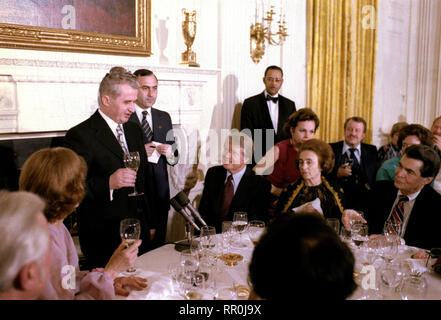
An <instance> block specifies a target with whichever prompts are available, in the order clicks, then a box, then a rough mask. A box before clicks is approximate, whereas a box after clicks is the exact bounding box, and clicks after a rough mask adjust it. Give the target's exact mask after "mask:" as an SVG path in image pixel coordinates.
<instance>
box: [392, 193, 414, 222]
mask: <svg viewBox="0 0 441 320" xmlns="http://www.w3.org/2000/svg"><path fill="white" fill-rule="evenodd" d="M406 201H409V198H408V197H407V196H405V195H400V196H399V198H398V202H397V204H396V205H395V207H394V209H393V210H392V214H391V215H390V218H389V220H390V221H392V222H394V223H396V224H398V225H403V221H404V203H405V202H406Z"/></svg>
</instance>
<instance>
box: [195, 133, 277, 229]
mask: <svg viewBox="0 0 441 320" xmlns="http://www.w3.org/2000/svg"><path fill="white" fill-rule="evenodd" d="M251 154H252V141H251V139H250V137H249V136H247V135H246V134H243V133H232V134H231V135H229V136H228V138H227V141H226V143H225V146H224V152H223V157H222V158H223V165H222V166H215V167H211V168H210V169H208V171H207V174H206V176H205V183H204V191H203V193H202V198H201V202H200V204H199V212H200V214H201V216H202V218H203V219H204V220H205V221H206V222H207V224H208V225H211V226H214V227H216V231H217V232H220V231H221V225H222V221H226V220H230V221H231V220H233V215H234V212H237V211H243V212H247V213H248V220H254V219H258V220H264V221H267V220H268V216H267V211H268V210H267V209H268V204H269V195H270V189H271V184H270V183H269V182H268V181H267V180H266V179H265V178H264V177H263V176H257V175H256V174H255V173H254V171H253V170H252V169H250V168H249V167H248V166H247V165H246V164H247V163H248V162H250V160H251Z"/></svg>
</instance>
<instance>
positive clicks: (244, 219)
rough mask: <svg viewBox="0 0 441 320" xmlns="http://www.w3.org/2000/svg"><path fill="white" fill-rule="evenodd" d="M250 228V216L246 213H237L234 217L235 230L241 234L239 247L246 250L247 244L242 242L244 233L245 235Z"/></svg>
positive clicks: (233, 225)
mask: <svg viewBox="0 0 441 320" xmlns="http://www.w3.org/2000/svg"><path fill="white" fill-rule="evenodd" d="M247 226H248V215H247V213H246V212H235V213H234V215H233V223H232V227H233V230H234V231H236V232H237V233H239V242H238V243H237V247H239V248H244V247H246V244H244V243H243V242H242V233H244V232H245V231H246V229H247Z"/></svg>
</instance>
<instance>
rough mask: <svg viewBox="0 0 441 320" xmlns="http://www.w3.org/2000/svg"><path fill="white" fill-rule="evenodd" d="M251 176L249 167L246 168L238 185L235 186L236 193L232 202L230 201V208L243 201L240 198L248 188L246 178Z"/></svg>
mask: <svg viewBox="0 0 441 320" xmlns="http://www.w3.org/2000/svg"><path fill="white" fill-rule="evenodd" d="M252 174H253V170H251V169H250V168H249V167H246V169H245V172H244V173H243V176H242V179H241V180H240V182H239V185H238V186H237V189H236V192H235V193H234V197H233V201H231V207H233V206H234V205H236V204H238V203H239V201H240V199H243V198H244V197H241V195H242V194H246V191H247V188H248V183H247V182H248V177H250V176H251V175H252Z"/></svg>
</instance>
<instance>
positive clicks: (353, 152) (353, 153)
mask: <svg viewBox="0 0 441 320" xmlns="http://www.w3.org/2000/svg"><path fill="white" fill-rule="evenodd" d="M355 150H357V149H355V148H350V149H349V152H350V153H351V159H352V161H353V164H352V169H353V170H354V169H355V170H358V169H359V168H360V163H359V162H358V159H357V157H356V156H355Z"/></svg>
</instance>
